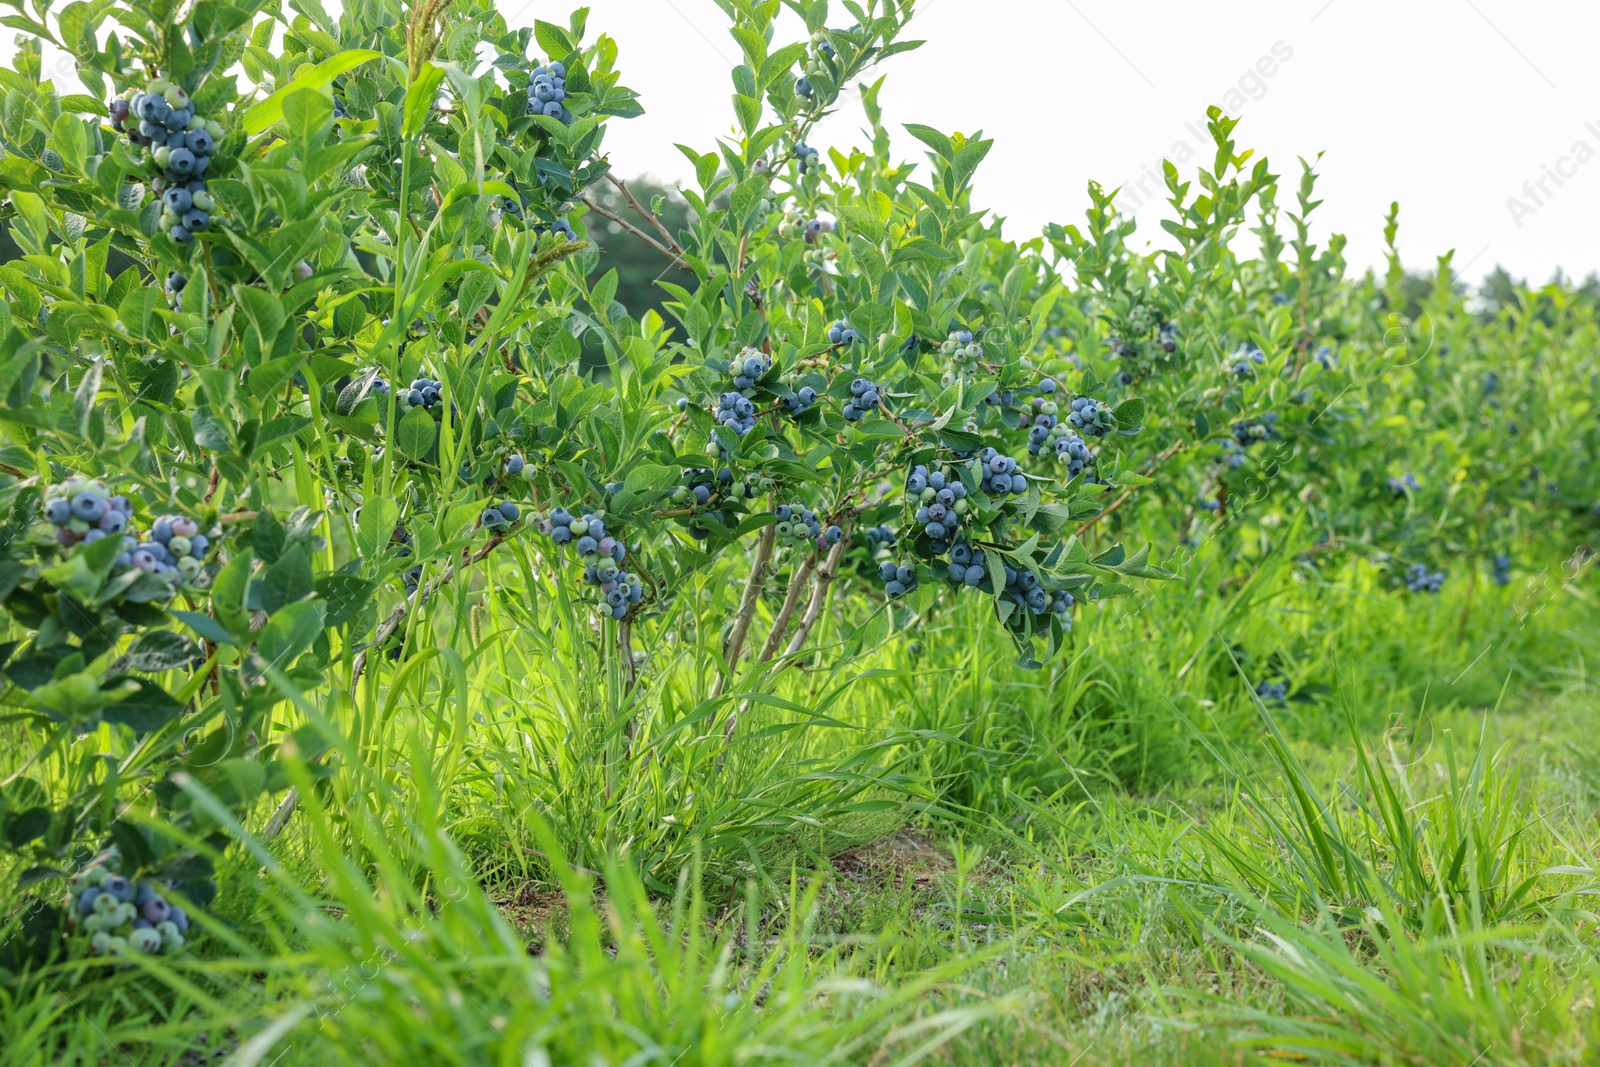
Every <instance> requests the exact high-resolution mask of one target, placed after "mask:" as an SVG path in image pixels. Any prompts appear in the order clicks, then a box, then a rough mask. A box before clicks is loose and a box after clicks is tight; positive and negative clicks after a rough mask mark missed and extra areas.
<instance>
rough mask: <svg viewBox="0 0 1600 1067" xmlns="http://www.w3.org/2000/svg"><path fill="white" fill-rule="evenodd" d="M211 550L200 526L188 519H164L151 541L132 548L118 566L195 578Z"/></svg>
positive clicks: (156, 525) (152, 531)
mask: <svg viewBox="0 0 1600 1067" xmlns="http://www.w3.org/2000/svg"><path fill="white" fill-rule="evenodd" d="M123 540H124V541H125V542H126V541H128V540H130V539H129V538H124V539H123ZM210 550H211V539H210V538H208V537H207V536H206V535H205V534H203V533H201V532H200V524H199V523H197V522H195V521H194V520H193V519H191V518H189V517H188V516H187V515H163V516H161V517H160V518H159V519H157V520H156V521H155V522H153V523H151V524H150V540H148V541H141V542H139V543H138V544H136V545H134V546H132V547H131V548H130V549H129V550H128V551H127V552H124V553H123V554H122V555H121V556H118V557H117V562H118V563H121V564H123V565H124V566H133V567H137V568H139V569H140V570H142V571H144V572H145V573H146V574H160V575H164V576H169V577H170V576H172V575H179V576H181V577H183V578H194V577H195V576H196V575H198V574H199V573H200V568H201V566H202V565H203V564H204V563H205V558H206V553H207V552H209V551H210Z"/></svg>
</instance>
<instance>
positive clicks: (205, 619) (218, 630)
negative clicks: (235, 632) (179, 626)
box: [168, 611, 234, 645]
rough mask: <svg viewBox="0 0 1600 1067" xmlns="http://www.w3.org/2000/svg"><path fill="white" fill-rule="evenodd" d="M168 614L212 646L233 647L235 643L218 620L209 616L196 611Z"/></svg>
mask: <svg viewBox="0 0 1600 1067" xmlns="http://www.w3.org/2000/svg"><path fill="white" fill-rule="evenodd" d="M168 614H170V615H171V616H172V617H173V618H175V619H177V620H178V621H179V622H181V623H183V624H184V625H185V626H187V627H188V628H189V629H191V630H193V631H194V632H195V633H197V634H199V635H200V636H201V637H203V638H205V639H206V640H207V641H210V642H211V643H212V644H217V645H231V644H233V643H234V640H233V637H232V635H230V634H229V633H228V631H227V630H225V629H223V628H222V625H221V624H220V623H218V622H217V620H216V619H213V618H212V617H211V616H209V615H201V614H200V613H199V612H194V611H171V612H168Z"/></svg>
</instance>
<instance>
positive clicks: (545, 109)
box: [528, 60, 572, 123]
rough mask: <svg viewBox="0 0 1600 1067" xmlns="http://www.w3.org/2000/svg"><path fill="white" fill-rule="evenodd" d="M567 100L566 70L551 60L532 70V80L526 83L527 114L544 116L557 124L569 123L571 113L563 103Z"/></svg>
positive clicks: (563, 66)
mask: <svg viewBox="0 0 1600 1067" xmlns="http://www.w3.org/2000/svg"><path fill="white" fill-rule="evenodd" d="M566 98H567V68H566V66H565V65H563V64H561V63H559V62H557V61H555V60H551V61H550V64H549V65H548V66H544V67H535V68H533V80H532V81H530V82H529V83H528V114H530V115H546V116H549V117H550V118H553V119H556V120H557V121H559V122H563V123H571V122H572V112H570V111H568V110H567V108H566V105H565V104H564V103H563V101H564V100H566Z"/></svg>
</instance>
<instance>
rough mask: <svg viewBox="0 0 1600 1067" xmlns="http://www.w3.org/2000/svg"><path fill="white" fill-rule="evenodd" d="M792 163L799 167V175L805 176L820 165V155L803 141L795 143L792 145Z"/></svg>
mask: <svg viewBox="0 0 1600 1067" xmlns="http://www.w3.org/2000/svg"><path fill="white" fill-rule="evenodd" d="M794 161H795V162H796V163H798V164H799V165H800V173H801V174H807V173H810V172H811V171H814V170H816V169H817V168H818V167H819V166H821V165H822V153H820V152H818V151H817V150H816V149H815V148H812V147H811V146H810V145H808V144H806V143H805V142H804V141H796V142H795V143H794Z"/></svg>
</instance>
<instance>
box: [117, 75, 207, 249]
mask: <svg viewBox="0 0 1600 1067" xmlns="http://www.w3.org/2000/svg"><path fill="white" fill-rule="evenodd" d="M109 110H110V113H111V127H112V129H115V130H117V131H118V132H120V133H125V134H127V135H128V140H129V141H131V142H132V143H133V144H136V145H140V146H142V147H148V148H149V149H150V156H151V159H152V160H153V161H154V162H155V165H156V167H157V168H158V169H159V170H160V171H161V176H160V177H159V178H158V179H157V180H156V182H155V184H154V189H155V191H156V192H157V193H160V194H161V199H162V204H163V208H164V210H163V211H162V214H161V226H162V228H163V229H165V230H166V231H167V236H168V237H170V238H172V239H173V240H174V241H175V242H177V243H178V244H187V243H189V242H190V241H192V240H193V239H194V235H195V234H196V233H198V232H200V231H201V230H204V229H205V228H206V227H207V226H209V225H210V224H211V213H212V212H213V211H214V210H216V204H215V203H214V202H213V201H212V199H211V196H210V194H208V193H207V192H206V185H205V182H204V181H202V180H200V179H201V175H203V174H205V172H206V170H207V169H208V168H209V167H210V166H211V153H212V152H213V151H214V150H215V149H216V147H217V142H219V141H221V140H222V126H221V125H220V124H219V123H217V122H216V121H215V120H213V119H207V118H205V117H204V116H202V115H198V114H196V113H195V110H194V103H193V102H192V101H191V100H190V99H189V94H188V93H187V92H185V91H184V89H183V86H181V85H177V84H175V83H173V82H171V81H168V80H167V79H165V78H156V79H155V80H153V81H151V82H150V83H149V84H148V85H146V86H145V87H144V90H143V91H142V92H141V91H139V90H137V89H129V90H128V91H127V92H125V93H123V94H122V95H121V96H120V97H118V98H117V99H115V100H113V101H111V105H110V108H109Z"/></svg>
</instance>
